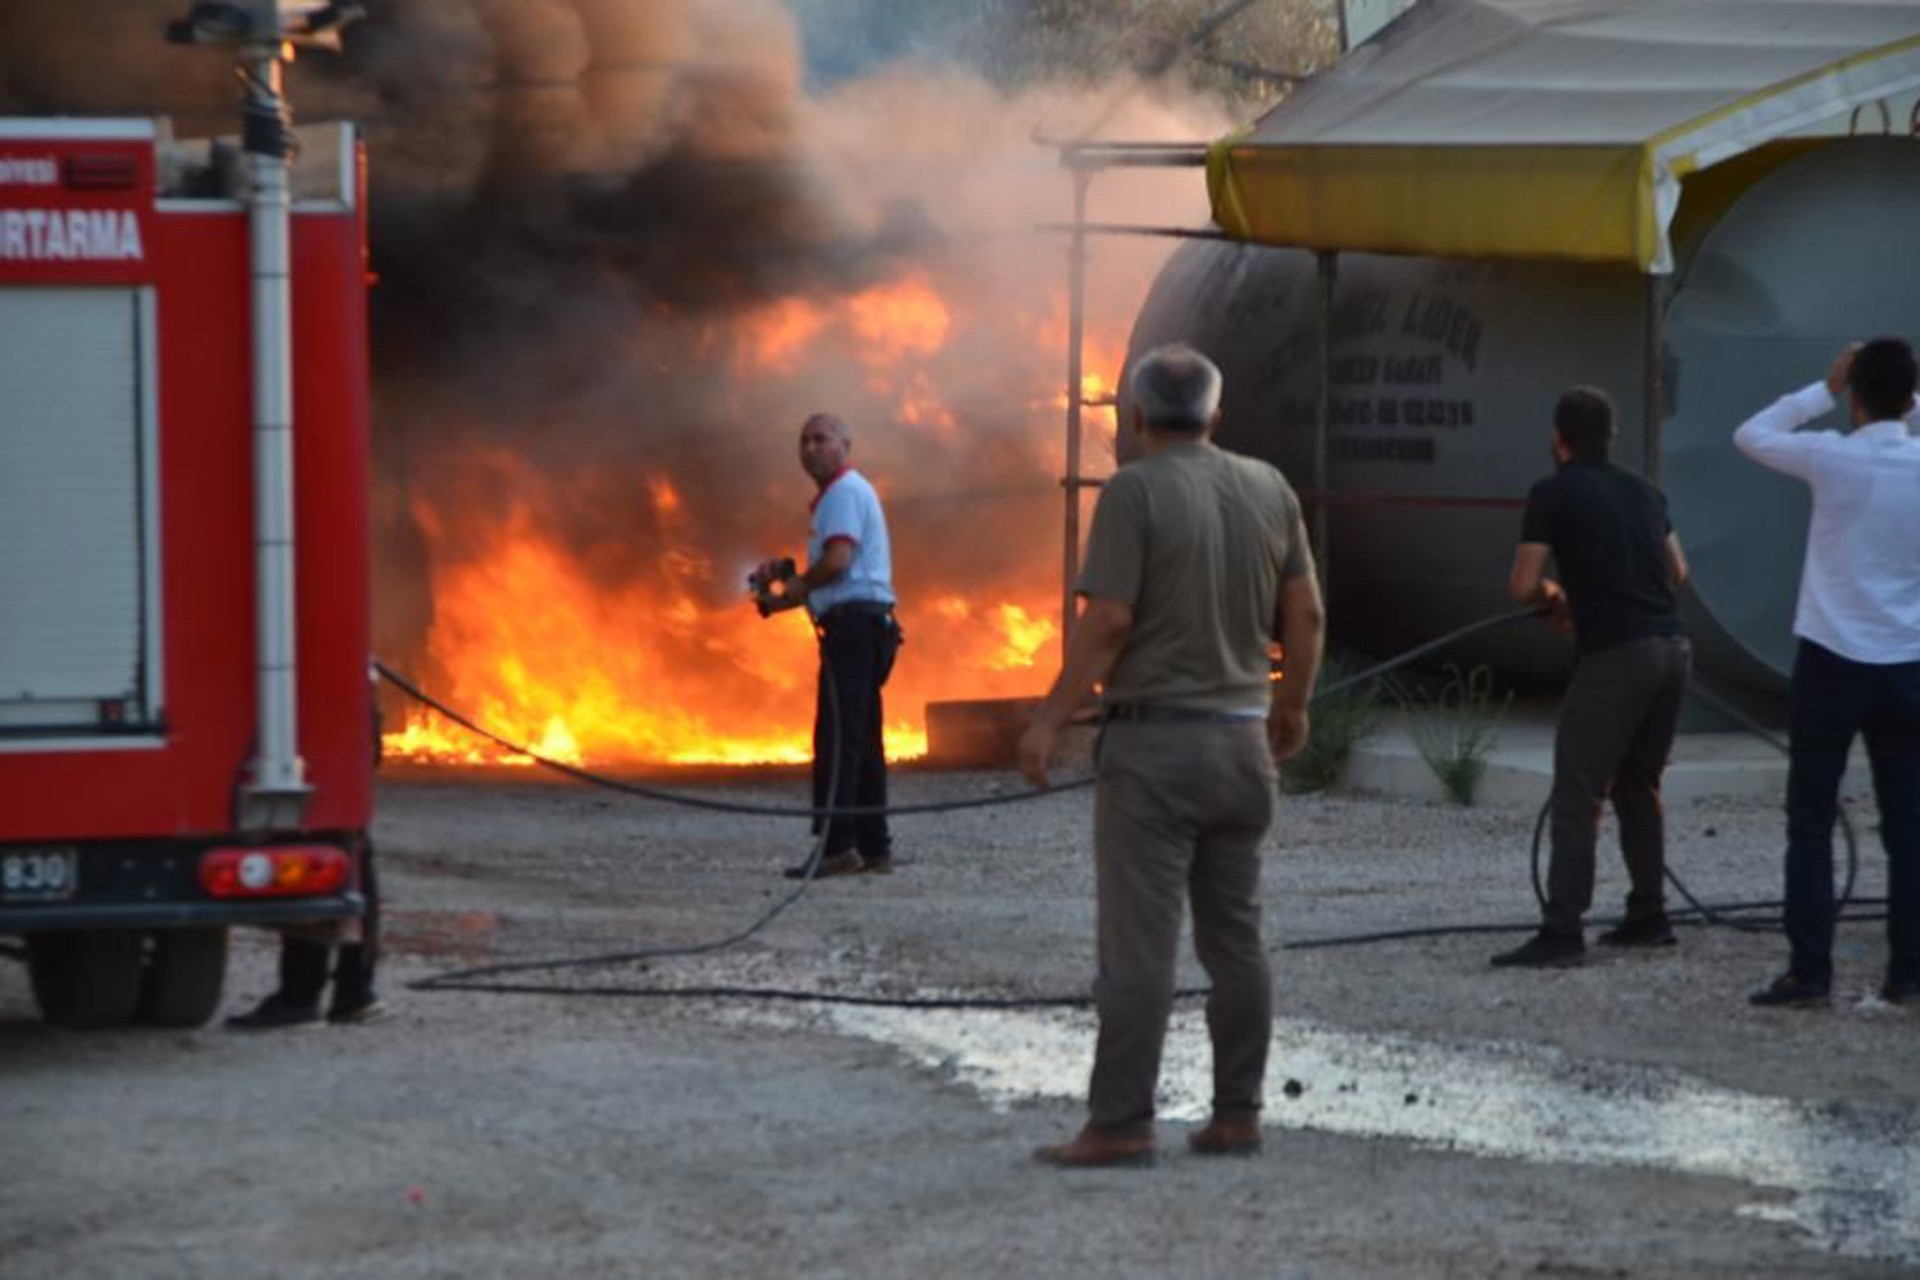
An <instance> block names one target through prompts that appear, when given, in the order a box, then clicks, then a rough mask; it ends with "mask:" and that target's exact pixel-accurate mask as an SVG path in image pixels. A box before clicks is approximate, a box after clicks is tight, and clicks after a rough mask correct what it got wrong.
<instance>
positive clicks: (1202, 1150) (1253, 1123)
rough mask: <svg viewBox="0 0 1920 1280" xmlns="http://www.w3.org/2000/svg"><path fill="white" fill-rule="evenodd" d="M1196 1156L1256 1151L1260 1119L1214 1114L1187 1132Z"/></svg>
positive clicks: (1254, 1152)
mask: <svg viewBox="0 0 1920 1280" xmlns="http://www.w3.org/2000/svg"><path fill="white" fill-rule="evenodd" d="M1187 1147H1188V1148H1189V1149H1190V1150H1191V1151H1192V1152H1193V1154H1195V1155H1197V1156H1251V1155H1258V1154H1259V1152H1260V1121H1259V1119H1258V1118H1257V1117H1254V1116H1215V1117H1214V1118H1213V1119H1211V1120H1209V1121H1207V1123H1206V1124H1205V1125H1203V1126H1202V1127H1200V1128H1198V1129H1195V1130H1194V1131H1193V1132H1192V1133H1190V1134H1188V1135H1187Z"/></svg>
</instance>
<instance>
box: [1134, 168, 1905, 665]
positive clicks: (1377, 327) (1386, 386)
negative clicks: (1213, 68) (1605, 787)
mask: <svg viewBox="0 0 1920 1280" xmlns="http://www.w3.org/2000/svg"><path fill="white" fill-rule="evenodd" d="M1916 215H1920V141H1915V140H1911V139H1905V138H1843V139H1837V140H1795V141H1789V142H1783V143H1777V144H1774V145H1772V146H1770V147H1766V148H1763V149H1761V150H1760V151H1757V152H1753V153H1749V154H1748V155H1746V156H1743V157H1741V158H1739V159H1737V160H1735V161H1731V162H1729V163H1727V164H1725V165H1722V166H1719V167H1717V168H1714V169H1708V170H1705V171H1703V172H1702V173H1700V174H1699V175H1696V176H1695V177H1694V178H1693V179H1690V180H1689V181H1688V183H1687V184H1686V188H1685V191H1684V194H1683V198H1682V203H1681V206H1680V209H1679V211H1678V214H1677V216H1676V219H1675V223H1674V228H1673V236H1674V242H1675V245H1676V250H1677V254H1678V259H1677V260H1678V270H1676V271H1675V273H1674V274H1673V275H1672V276H1669V277H1648V276H1642V275H1640V274H1637V273H1635V272H1632V271H1629V270H1625V269H1621V268H1615V267H1599V266H1584V265H1578V264H1563V263H1549V262H1459V261H1448V260H1438V259H1428V258H1396V257H1384V256H1376V255H1369V254H1359V253H1352V254H1343V255H1341V256H1340V258H1339V260H1338V267H1337V283H1336V287H1335V291H1334V306H1333V318H1332V334H1333V352H1332V355H1333V368H1332V381H1333V398H1332V400H1333V403H1332V415H1331V422H1332V425H1331V430H1330V433H1329V441H1328V477H1329V489H1330V490H1331V492H1332V494H1333V502H1332V504H1331V505H1330V508H1329V511H1328V542H1329V548H1330V552H1331V560H1330V563H1328V564H1326V565H1325V566H1324V571H1325V572H1326V574H1327V578H1328V596H1329V612H1330V617H1331V620H1332V625H1333V628H1334V636H1335V639H1336V640H1337V641H1339V642H1340V643H1343V644H1345V645H1347V646H1350V647H1352V648H1354V649H1357V650H1359V651H1360V652H1363V653H1367V654H1389V653H1397V652H1401V651H1404V650H1406V649H1409V648H1412V647H1413V646H1415V645H1418V644H1421V643H1424V642H1426V641H1429V640H1432V639H1434V638H1436V637H1438V636H1441V635H1444V634H1446V633H1447V632H1449V631H1452V630H1454V629H1455V628H1458V627H1461V626H1465V625H1467V624H1469V623H1472V622H1476V621H1479V620H1481V619H1484V618H1487V617H1489V616H1491V615H1494V614H1497V613H1500V612H1503V611H1506V610H1508V609H1510V608H1511V607H1512V605H1511V603H1510V601H1509V600H1508V599H1507V596H1506V590H1505V582H1506V571H1507V567H1508V565H1509V564H1510V562H1511V559H1512V554H1513V546H1514V543H1515V541H1516V540H1517V537H1518V534H1519V524H1520V511H1521V508H1522V507H1523V505H1524V503H1525V499H1526V494H1527V490H1528V488H1529V486H1530V485H1531V484H1532V482H1533V481H1534V480H1536V479H1538V478H1539V477H1541V476H1542V475H1544V474H1546V473H1547V472H1548V471H1549V470H1550V469H1551V467H1552V462H1551V459H1550V456H1549V453H1548V443H1549V430H1550V427H1549V423H1550V414H1551V410H1552V406H1553V402H1554V400H1555V399H1556V398H1557V396H1558V395H1559V393H1560V392H1561V391H1562V390H1563V389H1565V388H1566V387H1568V386H1571V385H1573V384H1576V383H1588V384H1592V385H1596V386H1599V387H1601V388H1603V389H1605V390H1606V391H1607V392H1608V393H1609V394H1610V395H1611V396H1612V397H1613V399H1614V402H1615V405H1616V406H1617V408H1618V410H1619V437H1618V440H1617V442H1616V445H1615V450H1614V457H1615V460H1616V461H1617V462H1619V463H1620V464H1621V465H1622V466H1625V467H1628V468H1631V469H1635V470H1641V471H1644V472H1646V473H1648V474H1650V475H1652V476H1653V477H1654V478H1656V479H1657V480H1658V481H1659V483H1660V484H1661V485H1662V486H1663V487H1664V488H1665V489H1666V490H1667V493H1668V495H1669V497H1670V499H1671V501H1672V514H1673V520H1674V525H1675V527H1676V528H1677V529H1678V530H1679V531H1680V534H1681V537H1682V539H1683V541H1684V542H1685V544H1686V546H1687V549H1688V553H1689V556H1690V558H1691V560H1692V564H1693V572H1694V576H1693V581H1692V583H1691V584H1690V586H1689V588H1688V590H1687V591H1686V592H1685V593H1684V596H1685V600H1684V608H1685V610H1686V613H1687V617H1688V624H1689V628H1690V630H1691V632H1692V634H1693V637H1694V644H1695V665H1696V670H1697V671H1698V672H1699V673H1700V674H1701V675H1703V676H1705V677H1707V678H1708V679H1709V680H1710V681H1712V682H1713V683H1714V684H1716V685H1717V686H1719V687H1721V688H1722V689H1723V690H1742V691H1751V692H1752V693H1754V694H1758V695H1761V696H1762V697H1763V698H1764V697H1766V696H1767V695H1774V694H1777V693H1778V692H1780V691H1781V690H1782V689H1784V676H1785V674H1786V673H1787V671H1788V668H1789V664H1790V661H1791V656H1792V645H1793V639H1792V635H1791V631H1792V619H1793V605H1794V598H1795V592H1796V586H1797V583H1798V580H1799V571H1800V562H1801V557H1802V553H1803V550H1804V546H1805V528H1806V514H1807V500H1806V494H1805V491H1804V488H1803V486H1801V485H1799V484H1798V483H1797V482H1793V481H1790V480H1787V479H1785V478H1784V477H1780V476H1776V475H1774V474H1772V473H1770V472H1767V471H1764V470H1763V469H1761V468H1760V467H1758V466H1756V465H1754V464H1752V463H1750V462H1748V461H1747V460H1746V459H1744V458H1742V457H1741V456H1740V455H1739V454H1738V453H1737V452H1736V451H1735V450H1734V448H1733V445H1732V440H1731V437H1732V434H1733V428H1734V427H1735V426H1736V425H1737V424H1738V423H1739V422H1740V421H1741V420H1742V419H1743V418H1745V417H1746V416H1747V415H1749V414H1750V413H1752V412H1753V411H1755V410H1756V409H1758V408H1760V407H1761V406H1762V405H1763V404H1765V403H1767V401H1768V400H1770V399H1771V398H1772V397H1774V396H1777V395H1779V394H1781V393H1783V392H1785V391H1787V390H1790V389H1792V388H1793V387H1795V386H1798V385H1801V384H1803V383H1805V382H1807V381H1811V380H1812V379H1813V378H1815V377H1817V376H1819V375H1820V374H1821V373H1823V372H1824V371H1825V369H1826V367H1827V364H1828V363H1829V361H1830V360H1831V358H1832V356H1833V353H1834V352H1835V351H1837V350H1838V349H1839V347H1840V346H1841V345H1842V344H1843V343H1844V342H1846V341H1849V340H1852V339H1856V338H1861V337H1866V336H1871V335H1873V334H1877V333H1896V334H1902V335H1906V336H1908V337H1910V338H1911V337H1920V290H1916V288H1915V285H1916V283H1920V280H1917V279H1916V275H1915V271H1914V268H1913V266H1912V258H1911V253H1912V243H1913V238H1912V228H1913V226H1914V225H1915V218H1916ZM1319 325H1320V316H1319V289H1318V285H1317V282H1316V276H1315V261H1314V257H1313V255H1312V254H1310V253H1307V252H1304V251H1299V250H1288V249H1274V248H1266V247H1260V246H1252V245H1243V244H1232V243H1226V242H1220V241H1204V240H1196V241H1189V242H1187V243H1186V244H1184V245H1183V246H1182V247H1181V248H1180V249H1178V250H1177V251H1176V252H1175V253H1174V254H1173V255H1172V256H1171V258H1170V259H1169V261H1168V263H1167V265H1166V267H1165V268H1164V270H1163V271H1162V273H1161V275H1160V277H1159V279H1158V280H1157V281H1156V282H1155V285H1154V287H1153V289H1152V291H1151V292H1150V294H1149V296H1148V298H1147V300H1146V303H1145V304H1144V306H1143V307H1142V310H1141V312H1140V315H1139V317H1138V319H1137V321H1136V323H1135V326H1134V330H1133V334H1132V338H1131V341H1130V343H1129V349H1128V361H1129V364H1131V362H1132V360H1133V359H1134V358H1135V357H1137V356H1138V355H1140V354H1142V353H1143V352H1145V351H1146V350H1147V349H1149V348H1151V347H1153V346H1156V345H1159V344H1161V343H1164V342H1173V341H1186V342H1190V343H1192V344H1193V345H1195V346H1197V347H1198V348H1200V349H1201V350H1202V351H1204V352H1206V353H1207V354H1208V355H1209V356H1211V357H1213V358H1214V359H1215V360H1216V361H1217V362H1218V363H1219V364H1220V366H1221V368H1222V370H1223V371H1224V372H1225V374H1226V395H1225V400H1224V403H1223V405H1222V423H1221V428H1220V432H1219V436H1218V439H1219V440H1220V442H1221V443H1222V444H1223V445H1225V446H1226V447H1228V448H1231V449H1235V450H1238V451H1240V452H1243V453H1249V454H1253V455H1255V456H1258V457H1263V458H1266V459H1268V460H1269V461H1271V462H1273V463H1275V464H1276V465H1278V466H1279V467H1280V468H1281V469H1282V470H1283V471H1285V472H1286V473H1287V475H1288V477H1289V478H1290V479H1292V480H1293V482H1294V485H1295V487H1296V488H1298V489H1300V490H1302V491H1307V490H1310V489H1311V488H1312V479H1313V454H1314V438H1315V434H1316V422H1317V414H1318V405H1319V386H1320V376H1321V375H1320V371H1321V356H1320V347H1319ZM1650 331H1654V332H1657V333H1658V334H1659V335H1660V342H1659V351H1658V355H1657V356H1656V355H1655V353H1654V350H1653V348H1654V345H1655V344H1654V343H1652V342H1651V341H1650V339H1649V333H1650ZM1650 388H1651V390H1650ZM1122 396H1123V401H1122V406H1121V408H1122V415H1123V416H1122V421H1125V420H1126V418H1125V414H1126V412H1127V409H1128V406H1127V404H1126V403H1125V388H1124V382H1123V388H1122ZM1120 448H1121V454H1122V457H1123V458H1124V457H1126V456H1128V455H1129V442H1128V441H1127V439H1126V433H1125V432H1122V438H1121V441H1120ZM1649 464H1651V465H1649ZM1572 657H1573V651H1572V645H1571V642H1570V641H1568V640H1565V639H1562V638H1556V637H1552V636H1550V635H1549V634H1548V633H1546V631H1545V630H1544V628H1540V627H1534V626H1529V625H1526V624H1519V625H1516V626H1512V627H1507V628H1503V629H1498V630H1494V631H1490V632H1486V633H1482V634H1481V635H1480V636H1478V637H1475V638H1472V639H1469V640H1467V641H1464V642H1460V643H1458V644H1456V645H1455V646H1453V647H1452V648H1451V649H1450V650H1447V651H1443V652H1441V653H1439V654H1437V655H1436V656H1435V658H1434V659H1433V661H1434V662H1435V663H1444V662H1450V661H1451V662H1459V663H1463V664H1469V665H1472V664H1479V663H1486V664H1488V665H1489V666H1491V667H1492V668H1493V669H1494V670H1495V671H1496V672H1498V673H1499V674H1500V675H1502V676H1503V677H1505V678H1507V679H1509V680H1512V681H1516V682H1518V683H1521V684H1523V685H1539V684H1549V683H1553V682H1557V681H1559V680H1562V679H1564V678H1565V675H1566V673H1567V672H1568V670H1569V669H1570V667H1571V663H1572Z"/></svg>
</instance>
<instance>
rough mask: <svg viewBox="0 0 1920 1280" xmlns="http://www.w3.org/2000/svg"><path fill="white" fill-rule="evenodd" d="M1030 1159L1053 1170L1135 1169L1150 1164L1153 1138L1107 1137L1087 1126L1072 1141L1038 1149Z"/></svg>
mask: <svg viewBox="0 0 1920 1280" xmlns="http://www.w3.org/2000/svg"><path fill="white" fill-rule="evenodd" d="M1033 1158H1034V1159H1035V1160H1038V1161H1039V1162H1040V1163H1041V1164H1050V1165H1052V1166H1053V1167H1054V1168H1056V1169H1129V1168H1131V1169H1138V1168H1143V1167H1145V1166H1147V1165H1151V1164H1152V1163H1153V1137H1152V1135H1151V1134H1146V1135H1141V1136H1137V1137H1136V1136H1129V1135H1123V1134H1117V1133H1108V1132H1106V1131H1105V1130H1103V1129H1096V1128H1094V1127H1093V1126H1092V1125H1088V1126H1087V1127H1086V1128H1084V1129H1082V1130H1081V1131H1080V1132H1079V1133H1077V1134H1075V1135H1074V1137H1073V1141H1071V1142H1063V1143H1061V1144H1060V1145H1058V1146H1053V1147H1041V1148H1039V1149H1038V1150H1036V1151H1035V1152H1034V1153H1033Z"/></svg>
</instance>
